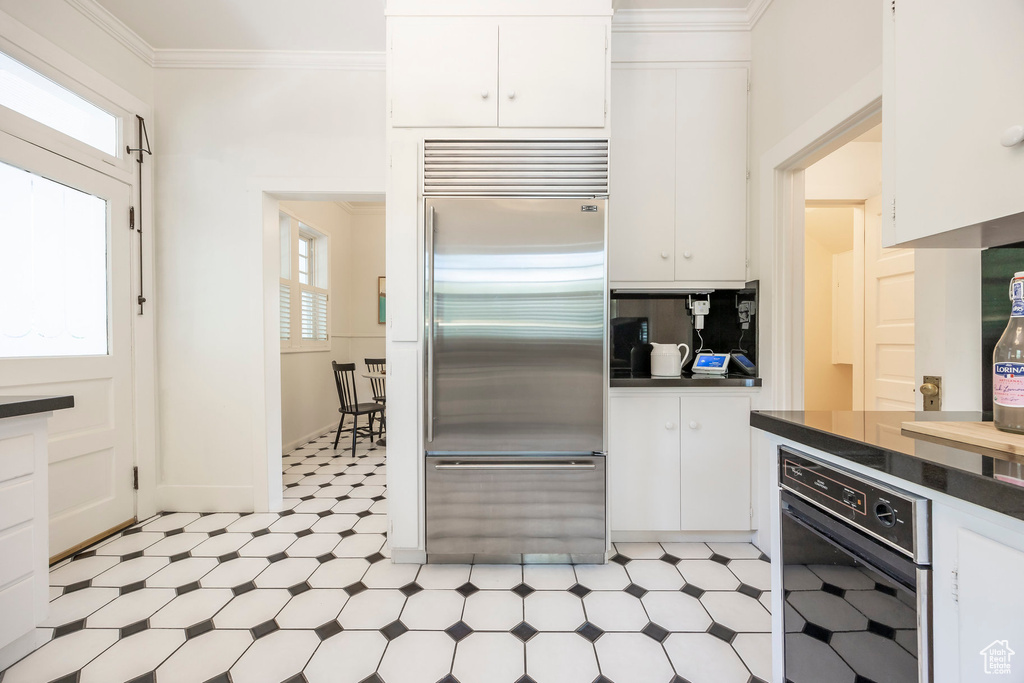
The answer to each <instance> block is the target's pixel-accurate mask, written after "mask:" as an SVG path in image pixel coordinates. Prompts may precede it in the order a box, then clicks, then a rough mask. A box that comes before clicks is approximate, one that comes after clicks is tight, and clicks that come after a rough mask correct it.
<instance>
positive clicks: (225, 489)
mask: <svg viewBox="0 0 1024 683" xmlns="http://www.w3.org/2000/svg"><path fill="white" fill-rule="evenodd" d="M253 494H254V492H253V488H252V486H198V485H169V484H164V485H162V486H157V487H156V500H157V509H159V510H161V511H163V512H252V511H253Z"/></svg>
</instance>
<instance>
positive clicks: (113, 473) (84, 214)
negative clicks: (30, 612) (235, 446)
mask: <svg viewBox="0 0 1024 683" xmlns="http://www.w3.org/2000/svg"><path fill="white" fill-rule="evenodd" d="M0 150H2V151H0V394H3V395H58V394H59V395H63V394H71V395H73V396H74V397H75V407H74V408H73V409H70V410H64V411H58V412H56V413H54V415H53V417H52V418H51V419H50V430H49V460H50V463H49V510H50V548H49V553H50V555H51V556H53V555H57V554H60V553H62V552H64V551H66V550H68V549H69V548H72V547H75V546H77V545H79V544H81V543H83V542H85V541H87V540H89V539H91V538H93V537H95V536H97V535H99V534H102V533H104V532H105V531H108V530H110V529H112V528H114V527H117V526H119V525H121V524H122V523H124V522H128V521H131V520H132V519H134V517H135V496H134V492H133V486H132V468H133V465H134V460H135V456H134V443H135V437H134V426H133V397H132V391H133V388H132V387H133V384H132V325H131V319H132V316H133V315H134V309H133V306H132V301H131V296H132V285H131V283H132V282H133V281H134V280H133V273H132V258H131V234H132V233H131V230H130V229H129V226H128V202H129V196H130V195H129V192H130V188H129V186H128V185H125V184H124V183H121V182H119V181H117V180H114V179H112V178H110V177H108V176H106V175H103V174H102V173H99V172H97V171H94V170H91V169H88V168H86V167H84V166H82V165H80V164H77V163H74V162H72V161H69V160H67V159H65V158H63V157H60V156H57V155H55V154H52V153H50V152H46V151H43V150H41V149H40V148H38V147H35V146H33V145H30V144H27V143H24V142H22V141H21V140H19V139H17V138H14V137H11V136H8V135H6V134H4V133H0ZM134 277H137V273H136V274H135V276H134Z"/></svg>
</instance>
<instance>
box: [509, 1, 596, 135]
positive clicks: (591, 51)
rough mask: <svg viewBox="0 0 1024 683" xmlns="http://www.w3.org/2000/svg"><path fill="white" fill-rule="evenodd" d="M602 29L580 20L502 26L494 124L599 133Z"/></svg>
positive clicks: (520, 22) (546, 20)
mask: <svg viewBox="0 0 1024 683" xmlns="http://www.w3.org/2000/svg"><path fill="white" fill-rule="evenodd" d="M606 32H607V28H606V26H605V24H604V23H603V22H594V23H590V22H583V21H580V20H579V19H550V18H545V19H543V20H522V21H515V20H506V21H505V22H503V23H502V25H501V30H500V36H499V37H500V40H499V50H498V55H499V57H498V67H499V69H500V71H499V76H498V81H499V82H498V86H499V87H500V88H501V92H500V102H501V104H500V105H499V115H498V122H499V124H500V125H501V126H503V127H513V128H535V127H551V128H575V127H579V128H600V127H603V126H604V119H605V79H606V67H607V60H606V59H605V51H606V35H607V33H606Z"/></svg>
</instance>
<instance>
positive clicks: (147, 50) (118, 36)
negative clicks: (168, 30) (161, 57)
mask: <svg viewBox="0 0 1024 683" xmlns="http://www.w3.org/2000/svg"><path fill="white" fill-rule="evenodd" d="M65 2H67V3H68V4H69V5H70V6H71V7H73V8H74V9H76V10H78V11H79V12H81V13H82V15H83V16H85V18H86V19H89V20H90V21H91V22H92V23H94V24H96V26H98V27H99V28H100V29H102V30H103V31H104V32H105V33H106V34H107V35H109V36H110V37H112V38H113V39H114V40H116V41H117V42H119V43H121V45H123V46H124V47H126V48H128V50H129V51H130V52H131V53H132V54H134V55H135V56H136V57H138V58H139V59H141V60H142V61H143V62H145V63H146V64H148V65H149V66H154V62H155V54H154V53H155V51H154V50H153V47H152V46H151V45H150V44H149V43H147V42H146V41H145V40H143V39H142V36H140V35H139V34H138V33H136V32H135V31H133V30H131V29H130V28H128V26H127V25H126V24H125V23H124V22H123V21H121V20H120V19H118V18H117V17H115V16H114V15H113V14H112V13H111V12H110V10H108V9H107V8H106V7H104V6H103V5H101V4H99V3H98V2H96V0H65Z"/></svg>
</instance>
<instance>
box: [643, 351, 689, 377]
mask: <svg viewBox="0 0 1024 683" xmlns="http://www.w3.org/2000/svg"><path fill="white" fill-rule="evenodd" d="M651 346H653V347H654V350H653V351H651V376H652V377H679V375H680V374H682V372H683V364H685V363H686V361H687V359H688V358H689V357H690V347H689V346H687V345H686V344H653V343H652V344H651ZM679 349H686V351H685V352H680V350H679Z"/></svg>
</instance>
